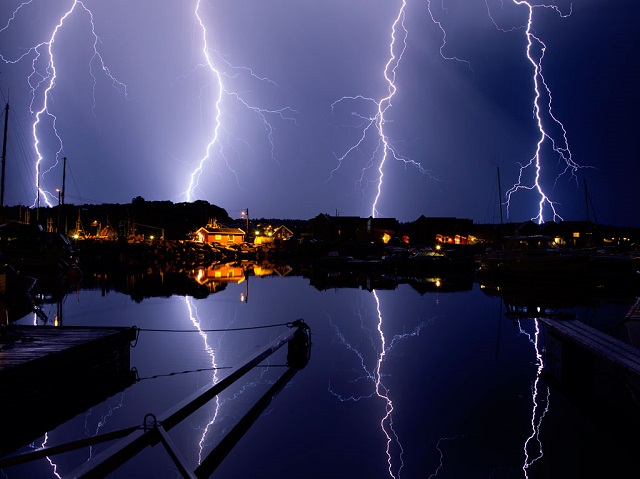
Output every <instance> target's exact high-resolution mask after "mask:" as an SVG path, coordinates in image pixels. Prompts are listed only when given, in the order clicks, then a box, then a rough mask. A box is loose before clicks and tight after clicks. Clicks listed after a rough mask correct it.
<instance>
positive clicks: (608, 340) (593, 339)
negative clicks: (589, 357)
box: [540, 318, 640, 375]
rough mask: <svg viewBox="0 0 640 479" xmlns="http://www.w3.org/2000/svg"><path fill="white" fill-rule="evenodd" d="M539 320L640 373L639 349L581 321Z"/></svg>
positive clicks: (622, 365) (631, 370)
mask: <svg viewBox="0 0 640 479" xmlns="http://www.w3.org/2000/svg"><path fill="white" fill-rule="evenodd" d="M540 320H541V321H542V322H543V323H544V324H546V325H547V326H549V327H551V328H552V330H553V331H556V332H557V333H559V334H561V335H562V336H564V337H566V338H569V339H571V340H573V341H575V342H576V343H578V344H580V345H581V346H583V347H584V348H586V349H588V350H590V351H592V352H593V353H595V354H596V355H598V356H599V357H601V358H602V359H605V360H607V361H609V362H611V363H614V364H617V365H619V366H621V367H623V368H625V369H627V370H629V371H630V372H632V373H634V374H636V375H640V350H638V349H637V348H634V347H633V346H631V345H629V344H627V343H625V342H623V341H620V340H618V339H616V338H613V337H612V336H610V335H608V334H606V333H603V332H601V331H598V330H597V329H594V328H592V327H590V326H588V325H586V324H584V323H582V322H581V321H576V320H565V321H558V320H554V319H549V318H540Z"/></svg>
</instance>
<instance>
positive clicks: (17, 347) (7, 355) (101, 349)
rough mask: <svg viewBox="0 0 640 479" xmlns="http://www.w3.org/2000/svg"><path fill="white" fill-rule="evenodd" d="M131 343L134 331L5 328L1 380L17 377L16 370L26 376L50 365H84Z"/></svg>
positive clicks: (1, 334) (0, 355) (0, 344)
mask: <svg viewBox="0 0 640 479" xmlns="http://www.w3.org/2000/svg"><path fill="white" fill-rule="evenodd" d="M133 339H135V330H134V329H133V328H113V327H111V328H103V327H99V328H92V327H67V326H61V327H41V326H6V327H4V328H2V329H1V330H0V378H4V377H6V376H7V374H9V373H11V375H13V374H16V371H15V368H23V369H21V370H20V371H24V373H25V374H26V373H31V372H32V371H36V370H38V369H40V368H46V367H47V366H49V367H50V366H51V364H52V362H59V363H65V364H66V363H69V362H71V361H78V360H79V361H84V360H85V359H86V357H87V356H92V355H99V354H105V353H108V352H109V350H110V348H112V347H115V345H116V344H122V343H123V342H124V343H125V344H126V343H127V342H129V341H132V340H133ZM21 373H22V372H21Z"/></svg>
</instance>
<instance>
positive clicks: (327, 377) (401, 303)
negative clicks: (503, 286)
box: [2, 274, 640, 479]
mask: <svg viewBox="0 0 640 479" xmlns="http://www.w3.org/2000/svg"><path fill="white" fill-rule="evenodd" d="M158 281H159V282H161V279H160V280H158ZM312 283H315V284H312ZM335 284H337V283H336V282H331V281H326V282H325V283H323V286H318V283H317V282H316V281H311V280H310V279H309V278H307V277H303V276H296V275H294V274H289V275H284V276H280V275H277V274H273V275H267V276H262V277H258V276H245V278H244V280H243V281H241V282H239V283H238V282H233V281H232V282H228V283H219V285H218V286H217V290H216V291H215V293H211V294H208V295H198V296H197V297H196V296H191V295H184V294H180V293H177V294H172V293H171V291H165V292H164V293H163V294H161V295H145V294H136V295H132V294H130V293H129V294H128V293H125V292H123V291H119V290H116V289H111V288H104V287H102V288H99V287H95V288H89V289H85V288H84V287H80V288H79V289H78V290H77V291H75V292H70V293H68V294H66V295H65V296H64V298H63V299H62V300H61V304H56V303H54V302H52V303H50V304H44V305H43V306H42V310H43V312H44V313H45V315H46V316H47V317H48V318H49V322H48V324H47V325H43V324H42V318H41V317H38V316H36V315H34V314H29V315H27V316H25V317H23V318H22V319H20V320H19V321H17V324H23V325H27V324H38V325H39V326H40V327H51V321H52V318H54V317H55V316H58V319H59V321H60V322H62V324H63V325H64V326H79V325H83V326H124V327H129V326H137V327H138V328H140V333H139V337H138V339H137V342H136V343H135V344H134V345H133V346H132V348H131V367H132V368H135V379H134V380H133V381H132V384H131V385H130V386H129V387H127V388H126V389H124V390H123V391H121V392H119V393H117V394H115V395H112V396H110V397H108V398H107V399H106V400H104V401H103V402H102V403H100V404H96V405H94V406H93V407H91V408H90V409H89V410H86V411H81V412H79V413H78V414H77V415H76V416H75V417H73V418H72V419H69V420H67V421H66V422H64V423H63V424H60V425H59V426H58V427H56V428H55V429H53V430H50V431H47V432H46V434H43V435H42V436H41V437H39V438H38V439H37V440H35V441H34V442H33V443H32V444H30V445H25V446H23V447H21V448H20V449H19V450H18V452H28V451H30V450H33V449H35V448H38V447H41V446H52V445H57V444H63V443H66V442H69V441H72V440H77V439H82V438H86V437H91V436H95V435H97V434H102V433H106V432H109V431H115V430H118V429H122V428H125V427H129V426H133V425H139V424H142V423H143V420H144V417H145V415H147V414H154V415H156V416H161V415H162V414H163V413H164V412H165V411H167V410H169V409H171V408H172V407H174V406H175V405H176V404H179V403H180V402H181V401H183V400H184V399H185V398H187V397H189V396H191V395H193V394H194V393H196V392H197V391H199V390H200V389H201V388H203V387H205V386H206V385H208V384H210V383H212V382H217V381H220V380H221V379H222V378H224V377H225V374H227V372H228V369H227V368H230V367H233V366H237V365H238V364H240V363H242V361H243V360H244V359H245V358H247V357H249V356H251V355H252V354H254V353H255V352H256V351H258V350H259V349H260V348H262V347H264V346H265V345H267V344H269V343H270V342H271V341H272V340H273V339H274V338H276V337H277V336H279V335H280V334H281V333H283V332H284V331H286V330H287V329H288V326H287V324H286V323H290V322H293V321H295V320H297V319H299V318H301V319H303V320H304V321H305V322H306V324H307V325H308V326H309V328H310V331H311V341H312V347H311V354H310V360H309V363H308V364H307V365H306V367H304V368H303V369H301V370H300V371H298V372H297V373H296V374H295V376H294V377H293V378H292V379H291V380H290V381H288V382H287V384H286V386H285V387H284V388H283V389H282V390H281V391H280V392H279V393H278V394H277V396H275V397H274V398H273V401H272V402H271V403H270V404H269V405H268V406H267V408H266V409H265V410H264V411H263V412H262V413H261V415H260V416H259V417H258V418H257V420H256V421H255V422H254V423H253V424H252V425H251V427H250V428H249V429H248V431H247V432H246V433H245V434H244V435H243V436H242V437H241V439H240V440H239V441H238V443H237V444H236V445H235V447H233V449H232V450H231V452H230V453H229V454H228V455H227V456H226V457H225V458H224V460H223V461H222V463H221V464H220V465H219V467H218V468H217V469H216V470H215V472H214V474H213V477H220V478H247V477H260V478H329V477H330V478H401V477H404V478H423V479H426V478H436V477H437V478H532V479H533V478H545V479H548V478H567V477H586V476H589V477H594V476H598V475H601V477H639V475H640V464H638V463H637V450H638V445H639V444H638V443H639V442H640V441H639V439H638V437H637V434H635V432H634V428H635V427H636V426H637V424H638V422H637V421H638V418H637V417H635V412H636V411H635V410H634V406H635V404H634V396H633V393H634V391H633V390H631V389H630V388H629V385H628V384H624V383H623V382H621V381H620V380H619V378H618V376H616V375H615V374H609V373H608V372H606V371H607V370H606V369H602V370H601V369H598V368H593V367H592V368H590V369H589V368H586V366H585V369H589V370H590V371H595V374H592V375H591V376H588V375H587V373H584V371H583V370H582V369H581V367H577V368H576V371H578V373H577V374H578V376H579V378H578V379H576V378H569V380H568V384H564V383H563V382H562V381H561V380H558V378H553V375H552V374H549V363H550V362H553V361H557V358H553V357H550V356H549V348H548V347H547V346H548V344H546V339H545V331H544V327H543V325H542V324H541V321H540V320H539V319H537V317H536V316H537V315H541V314H549V315H551V314H553V315H559V317H561V318H575V319H578V320H581V321H584V322H586V323H587V324H589V325H591V326H593V327H594V328H596V329H600V330H602V331H606V332H608V333H610V334H612V335H615V336H617V337H619V338H620V339H622V340H625V341H633V339H634V338H635V335H634V333H635V331H634V327H635V325H634V324H627V323H625V322H624V316H625V314H626V312H627V311H628V310H629V308H630V306H631V305H632V304H633V303H634V301H635V297H634V296H633V295H627V296H623V297H615V298H612V299H609V298H593V297H592V298H590V299H591V301H589V303H588V304H584V303H581V302H575V303H571V302H568V303H566V304H564V305H562V307H555V308H545V305H544V304H543V303H544V301H542V302H541V303H540V304H539V305H538V306H536V305H534V304H533V302H530V303H531V304H529V305H528V306H529V309H527V310H526V311H525V309H524V307H523V308H519V307H517V306H514V305H513V304H510V303H509V302H508V301H505V300H504V299H503V298H502V297H501V296H500V295H499V294H494V293H490V292H489V291H488V289H487V288H486V287H485V286H484V285H481V284H480V283H478V282H477V281H473V280H471V279H469V280H468V281H466V282H464V281H463V282H462V284H458V285H455V286H452V287H448V285H447V284H446V281H442V282H439V281H438V280H435V279H431V280H424V281H414V282H411V281H406V282H399V283H392V284H386V283H382V282H380V281H376V280H375V279H371V280H370V281H368V282H365V283H363V285H361V286H360V287H337V286H334V285H335ZM492 291H493V290H492ZM537 307H540V308H541V309H540V310H539V311H538V309H537ZM286 361H287V358H286V347H284V348H282V350H280V351H278V352H276V353H275V354H274V355H273V356H271V357H269V358H268V359H266V360H265V361H263V362H262V363H261V364H259V365H258V366H257V367H256V368H254V369H253V370H251V371H250V372H249V373H248V374H247V375H246V376H244V377H243V378H241V379H240V380H239V381H238V382H236V383H234V385H232V386H231V387H230V388H228V389H226V390H225V391H224V392H223V393H222V394H220V395H219V396H217V397H216V398H215V399H214V400H212V401H210V402H208V403H207V404H206V405H204V406H203V407H202V408H200V409H199V410H198V411H197V412H195V413H194V414H192V415H191V416H189V417H188V418H187V419H185V420H184V421H183V422H182V423H181V424H179V425H178V426H176V427H175V428H173V429H172V430H171V431H170V433H169V434H170V437H171V439H172V441H173V443H174V444H175V446H176V447H177V449H178V450H179V452H180V454H181V455H182V457H183V458H184V460H185V462H186V464H187V465H188V466H189V467H190V468H191V469H192V470H193V469H195V468H196V467H197V466H198V464H199V463H200V462H202V461H203V460H204V458H206V457H207V455H208V453H209V452H210V451H211V450H212V449H213V448H214V447H215V446H216V445H217V444H218V443H219V442H220V441H221V439H222V438H223V437H225V435H226V434H227V433H228V432H229V431H230V430H231V429H232V428H233V426H234V425H235V424H236V423H237V422H238V421H239V420H240V418H242V417H243V415H244V414H245V413H246V412H247V411H248V410H249V409H250V408H251V407H252V405H253V404H254V403H255V402H256V401H257V400H258V399H259V398H260V397H261V396H262V395H263V394H264V393H265V392H266V391H267V390H268V389H269V387H270V386H271V385H272V384H273V383H274V382H275V381H276V380H277V379H278V377H279V376H280V375H281V374H282V373H283V370H284V369H285V364H286ZM602 371H605V372H604V373H603V372H602ZM565 379H566V378H565ZM41 407H42V408H47V407H48V405H47V404H42V405H41ZM52 414H54V411H52ZM16 419H17V424H19V418H16ZM16 427H19V426H18V425H17V426H16ZM629 430H630V431H632V432H634V433H633V434H631V435H630V434H629ZM636 431H637V429H636ZM9 433H10V432H8V430H7V429H6V428H5V427H3V432H2V434H9ZM111 445H112V443H106V444H100V445H95V446H91V447H85V448H81V449H78V450H75V451H71V452H65V453H64V454H59V455H55V456H49V457H47V458H44V459H38V460H36V461H34V462H31V463H28V464H23V465H19V466H12V467H7V468H4V469H3V470H2V477H5V478H20V477H30V478H40V477H42V478H55V477H68V476H69V475H70V474H72V472H73V471H74V470H76V469H77V468H78V467H80V466H82V465H83V464H84V463H86V462H87V461H89V460H90V459H92V458H95V457H96V456H98V455H99V454H100V453H103V452H104V451H105V450H107V449H108V448H109V447H110V446H111ZM110 477H123V478H125V477H126V478H128V477H150V478H151V477H153V478H165V477H166V478H175V477H180V475H179V473H178V469H177V467H176V466H175V465H174V463H173V462H172V460H171V458H170V456H169V454H168V453H167V451H166V449H165V448H163V447H162V445H155V446H154V447H147V448H145V449H144V450H143V451H142V452H140V453H139V454H136V455H135V456H134V457H132V458H130V459H129V460H128V461H126V463H125V464H124V465H122V466H121V467H119V468H118V469H116V470H115V472H113V473H112V474H111V476H110Z"/></svg>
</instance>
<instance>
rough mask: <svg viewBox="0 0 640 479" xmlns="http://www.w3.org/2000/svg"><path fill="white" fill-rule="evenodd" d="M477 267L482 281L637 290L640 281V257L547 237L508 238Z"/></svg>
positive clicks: (484, 257) (478, 262)
mask: <svg viewBox="0 0 640 479" xmlns="http://www.w3.org/2000/svg"><path fill="white" fill-rule="evenodd" d="M477 265H478V266H477V269H476V273H477V275H478V276H479V277H480V278H486V277H499V278H502V279H509V280H513V281H519V280H530V279H536V280H544V281H550V282H562V281H566V280H571V281H572V282H575V283H586V282H589V283H590V284H592V283H594V281H597V284H599V285H600V286H601V287H604V286H612V285H613V284H614V283H617V284H627V285H632V286H633V287H635V286H636V285H637V284H638V282H639V281H640V257H639V256H637V255H636V256H634V255H620V254H610V253H607V252H606V251H604V250H598V249H571V248H565V247H561V246H559V245H558V244H556V243H555V241H554V239H553V238H552V237H550V236H544V235H527V236H509V237H505V238H504V242H503V248H502V249H501V250H496V251H490V252H487V253H485V254H483V255H480V257H479V258H478V261H477ZM603 281H606V283H605V282H603Z"/></svg>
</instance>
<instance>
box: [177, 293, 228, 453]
mask: <svg viewBox="0 0 640 479" xmlns="http://www.w3.org/2000/svg"><path fill="white" fill-rule="evenodd" d="M184 300H185V304H186V306H187V309H188V311H189V320H190V321H191V323H192V324H193V326H194V327H195V328H196V329H197V330H198V331H199V333H198V334H199V335H200V337H202V341H203V342H204V349H205V351H206V353H207V354H208V355H209V356H210V357H211V367H212V370H213V377H212V379H211V382H212V383H215V382H216V380H217V379H218V371H217V369H216V368H217V365H216V358H215V352H214V351H213V348H212V347H211V346H209V342H208V338H207V335H206V333H205V332H204V331H202V328H201V326H200V320H199V319H198V310H197V309H196V307H195V306H194V305H193V304H192V298H190V297H189V296H185V299H184ZM219 410H220V400H219V398H218V396H216V397H215V398H214V400H213V414H212V416H211V419H210V420H209V422H208V423H207V424H206V425H205V427H204V429H203V431H202V436H201V437H200V441H199V442H198V448H199V451H198V464H200V463H201V462H202V454H203V451H204V447H205V439H206V437H207V435H208V434H209V429H210V428H211V426H212V425H213V423H214V422H215V421H216V419H217V418H218V413H219Z"/></svg>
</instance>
